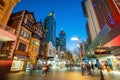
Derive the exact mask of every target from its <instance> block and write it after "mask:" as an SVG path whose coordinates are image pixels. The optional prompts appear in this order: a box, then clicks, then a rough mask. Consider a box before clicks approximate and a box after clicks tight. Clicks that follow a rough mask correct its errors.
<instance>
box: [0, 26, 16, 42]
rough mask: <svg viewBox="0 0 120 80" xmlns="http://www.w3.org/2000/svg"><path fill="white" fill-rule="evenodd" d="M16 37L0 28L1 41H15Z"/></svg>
mask: <svg viewBox="0 0 120 80" xmlns="http://www.w3.org/2000/svg"><path fill="white" fill-rule="evenodd" d="M15 40H16V36H15V35H14V34H11V33H9V32H8V31H5V30H3V29H1V28H0V41H15Z"/></svg>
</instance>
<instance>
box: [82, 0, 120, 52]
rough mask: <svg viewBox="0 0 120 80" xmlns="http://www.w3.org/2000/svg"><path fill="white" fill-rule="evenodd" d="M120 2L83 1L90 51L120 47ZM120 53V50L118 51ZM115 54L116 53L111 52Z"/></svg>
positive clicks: (116, 0) (105, 0)
mask: <svg viewBox="0 0 120 80" xmlns="http://www.w3.org/2000/svg"><path fill="white" fill-rule="evenodd" d="M119 3H120V1H119V0H83V1H82V7H83V11H84V14H85V17H87V21H88V26H87V30H89V33H88V34H90V35H89V37H90V38H91V41H92V42H91V44H90V46H89V49H94V48H96V47H97V46H103V47H112V48H114V47H117V48H118V46H120V41H119V39H120V36H119V35H120V31H119V30H120V6H119ZM118 51H119V50H118ZM111 52H112V53H114V51H111Z"/></svg>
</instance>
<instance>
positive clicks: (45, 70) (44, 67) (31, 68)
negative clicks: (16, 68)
mask: <svg viewBox="0 0 120 80" xmlns="http://www.w3.org/2000/svg"><path fill="white" fill-rule="evenodd" d="M49 68H50V65H48V64H47V62H42V66H33V65H32V64H30V63H29V64H28V65H27V67H26V74H28V75H32V73H33V71H34V70H41V71H42V73H41V74H42V76H45V75H46V74H47V73H48V70H49Z"/></svg>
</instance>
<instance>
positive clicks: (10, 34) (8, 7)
mask: <svg viewBox="0 0 120 80" xmlns="http://www.w3.org/2000/svg"><path fill="white" fill-rule="evenodd" d="M17 2H19V0H7V1H3V0H1V1H0V56H1V57H2V56H6V57H8V58H12V55H13V52H12V51H11V46H10V45H8V44H9V43H11V42H14V41H15V40H16V36H15V35H14V33H15V29H13V28H11V27H10V26H8V25H7V23H8V20H9V17H10V15H11V12H12V10H13V8H14V7H15V5H16V3H17Z"/></svg>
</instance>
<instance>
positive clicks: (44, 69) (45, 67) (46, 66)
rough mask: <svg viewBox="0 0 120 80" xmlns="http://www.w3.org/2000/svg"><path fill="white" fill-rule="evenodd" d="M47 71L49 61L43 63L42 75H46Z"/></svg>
mask: <svg viewBox="0 0 120 80" xmlns="http://www.w3.org/2000/svg"><path fill="white" fill-rule="evenodd" d="M47 71H48V65H47V63H43V67H42V76H45V75H46V74H47Z"/></svg>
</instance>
